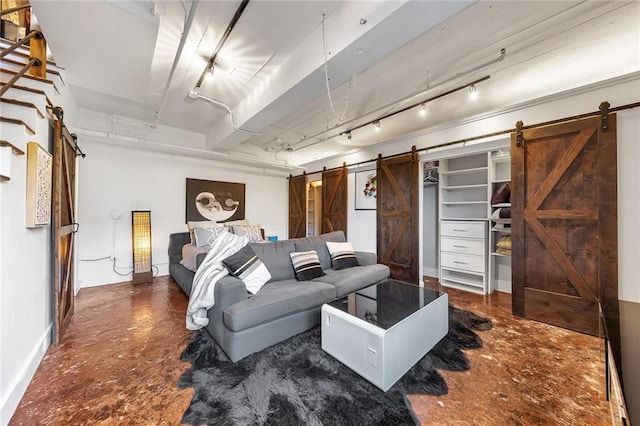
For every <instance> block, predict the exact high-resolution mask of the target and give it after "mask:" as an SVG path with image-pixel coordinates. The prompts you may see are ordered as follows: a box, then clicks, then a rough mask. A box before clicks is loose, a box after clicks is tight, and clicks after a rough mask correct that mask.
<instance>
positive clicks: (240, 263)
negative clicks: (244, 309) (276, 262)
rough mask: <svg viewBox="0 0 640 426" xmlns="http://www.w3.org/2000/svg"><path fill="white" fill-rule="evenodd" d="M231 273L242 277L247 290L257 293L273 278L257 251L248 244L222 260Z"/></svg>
mask: <svg viewBox="0 0 640 426" xmlns="http://www.w3.org/2000/svg"><path fill="white" fill-rule="evenodd" d="M222 263H224V266H226V267H227V269H229V273H231V275H233V276H234V277H236V278H240V279H241V280H242V282H243V283H244V285H245V286H246V287H247V291H249V292H250V293H251V294H256V293H257V292H258V290H260V289H261V288H262V286H263V285H264V284H265V283H266V282H267V281H269V280H270V279H271V274H269V271H268V270H267V268H266V266H264V263H262V261H261V260H260V258H258V255H257V254H256V252H255V251H253V249H252V248H251V247H250V246H249V245H248V244H247V245H246V246H244V247H242V248H241V249H240V250H239V251H237V252H236V253H235V254H232V255H231V256H229V257H227V258H226V259H223V260H222Z"/></svg>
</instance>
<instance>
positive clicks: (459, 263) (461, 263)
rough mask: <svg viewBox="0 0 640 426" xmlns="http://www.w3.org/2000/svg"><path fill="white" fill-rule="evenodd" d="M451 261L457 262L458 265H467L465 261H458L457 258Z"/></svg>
mask: <svg viewBox="0 0 640 426" xmlns="http://www.w3.org/2000/svg"><path fill="white" fill-rule="evenodd" d="M453 263H457V264H458V265H468V263H467V262H460V261H458V260H454V261H453Z"/></svg>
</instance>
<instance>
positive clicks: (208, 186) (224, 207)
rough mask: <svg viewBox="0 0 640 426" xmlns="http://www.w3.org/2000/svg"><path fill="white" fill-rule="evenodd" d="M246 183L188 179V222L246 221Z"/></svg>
mask: <svg viewBox="0 0 640 426" xmlns="http://www.w3.org/2000/svg"><path fill="white" fill-rule="evenodd" d="M244 196H245V187H244V183H232V182H219V181H214V180H202V179H189V178H187V200H186V219H185V220H186V221H187V222H189V221H201V220H215V221H216V222H229V221H232V220H241V219H244V214H245V212H244V210H245V206H244V204H245V200H244Z"/></svg>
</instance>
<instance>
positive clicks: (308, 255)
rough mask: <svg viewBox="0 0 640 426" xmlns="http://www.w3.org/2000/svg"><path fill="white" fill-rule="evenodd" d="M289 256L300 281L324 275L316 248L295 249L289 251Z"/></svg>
mask: <svg viewBox="0 0 640 426" xmlns="http://www.w3.org/2000/svg"><path fill="white" fill-rule="evenodd" d="M289 256H291V263H292V264H293V272H294V273H295V274H296V279H297V280H298V281H309V280H312V279H314V278H318V277H321V276H323V275H324V272H322V267H321V266H320V261H319V260H318V253H316V251H315V250H310V251H294V252H293V253H289Z"/></svg>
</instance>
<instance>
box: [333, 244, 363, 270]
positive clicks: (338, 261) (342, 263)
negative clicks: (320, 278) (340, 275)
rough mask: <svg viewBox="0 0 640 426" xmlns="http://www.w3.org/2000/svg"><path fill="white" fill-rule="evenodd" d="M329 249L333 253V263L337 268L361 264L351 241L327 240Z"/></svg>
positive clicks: (334, 267)
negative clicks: (337, 241)
mask: <svg viewBox="0 0 640 426" xmlns="http://www.w3.org/2000/svg"><path fill="white" fill-rule="evenodd" d="M327 249H328V250H329V254H330V255H331V264H332V265H333V269H335V270H338V269H346V268H351V267H352V266H358V265H359V263H358V259H357V258H356V254H355V253H354V251H353V246H352V245H351V243H332V242H330V241H327Z"/></svg>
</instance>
